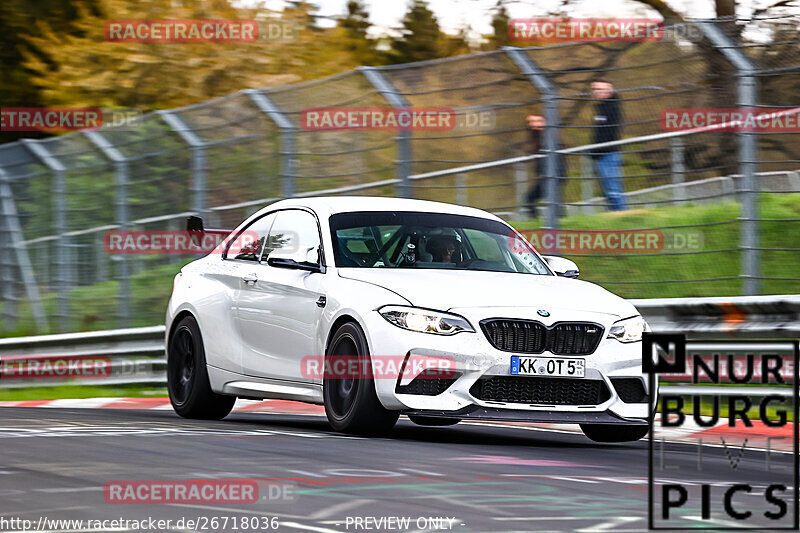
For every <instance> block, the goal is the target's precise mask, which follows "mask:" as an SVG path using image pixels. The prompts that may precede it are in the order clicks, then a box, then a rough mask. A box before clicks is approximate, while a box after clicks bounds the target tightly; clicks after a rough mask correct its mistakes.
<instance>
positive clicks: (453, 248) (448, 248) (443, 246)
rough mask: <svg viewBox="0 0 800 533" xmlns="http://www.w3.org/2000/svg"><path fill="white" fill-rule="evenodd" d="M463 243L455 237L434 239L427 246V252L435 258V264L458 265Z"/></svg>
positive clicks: (445, 236)
mask: <svg viewBox="0 0 800 533" xmlns="http://www.w3.org/2000/svg"><path fill="white" fill-rule="evenodd" d="M460 248H461V243H460V242H458V241H457V240H456V238H455V237H452V236H449V235H444V236H437V237H432V238H431V239H430V240H429V241H428V244H427V251H428V253H429V254H431V255H432V256H433V262H435V263H457V262H459V260H460V257H461V249H460Z"/></svg>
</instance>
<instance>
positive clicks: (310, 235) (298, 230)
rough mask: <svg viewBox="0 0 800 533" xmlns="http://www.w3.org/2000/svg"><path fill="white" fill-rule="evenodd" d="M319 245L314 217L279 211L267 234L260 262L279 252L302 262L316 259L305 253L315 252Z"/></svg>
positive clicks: (305, 212) (292, 211)
mask: <svg viewBox="0 0 800 533" xmlns="http://www.w3.org/2000/svg"><path fill="white" fill-rule="evenodd" d="M319 245H320V241H319V228H318V227H317V219H316V218H314V215H312V214H311V213H308V212H307V211H300V210H298V209H289V210H286V211H279V212H278V213H277V216H276V218H275V223H274V224H273V225H272V229H271V230H270V232H269V237H268V238H267V242H266V244H265V246H264V251H263V252H262V255H261V260H262V261H266V260H267V259H269V254H271V253H273V252H275V251H277V250H280V252H281V254H282V255H283V254H295V253H296V254H298V255H299V257H298V259H297V260H298V261H300V262H303V261H306V260H308V257H312V258H315V257H316V254H313V255H311V256H307V255H306V252H307V251H308V250H309V249H313V250H317V249H318V248H319Z"/></svg>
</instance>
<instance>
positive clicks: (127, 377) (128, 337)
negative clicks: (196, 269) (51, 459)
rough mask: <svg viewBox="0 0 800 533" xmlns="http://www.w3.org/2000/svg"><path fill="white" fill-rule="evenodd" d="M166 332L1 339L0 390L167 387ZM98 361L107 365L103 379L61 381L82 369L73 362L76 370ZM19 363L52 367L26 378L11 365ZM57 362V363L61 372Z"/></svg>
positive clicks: (155, 328) (121, 331) (154, 328)
mask: <svg viewBox="0 0 800 533" xmlns="http://www.w3.org/2000/svg"><path fill="white" fill-rule="evenodd" d="M164 333H165V327H164V326H151V327H146V328H130V329H114V330H106V331H93V332H87V333H64V334H60V335H42V336H35V337H14V338H8V339H0V388H21V387H47V386H58V385H87V386H88V385H104V386H105V385H139V384H141V385H147V384H154V385H163V384H165V383H166V381H167V375H166V366H167V362H166V359H165V356H164ZM98 359H99V360H101V361H103V362H104V365H103V367H102V369H101V371H102V372H101V373H100V375H95V376H92V377H81V378H78V379H61V378H60V375H59V372H67V373H69V372H72V371H77V370H78V369H77V368H76V367H73V368H72V369H70V368H69V367H68V366H67V364H68V363H69V362H72V363H73V364H74V365H76V366H77V365H79V362H80V361H82V360H91V361H95V360H98ZM20 360H22V361H24V362H25V364H26V365H29V366H30V365H36V364H37V363H41V365H45V364H49V365H50V366H49V367H48V371H47V372H46V373H44V375H43V376H42V377H38V376H37V377H35V378H25V377H24V376H20V375H19V374H18V373H14V372H13V365H12V363H17V362H19V361H20ZM55 361H58V362H59V363H58V367H56V365H55ZM41 365H40V366H41ZM9 372H12V375H11V376H9V375H8V374H9ZM78 373H80V372H78Z"/></svg>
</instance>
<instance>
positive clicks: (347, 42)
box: [339, 0, 379, 65]
mask: <svg viewBox="0 0 800 533" xmlns="http://www.w3.org/2000/svg"><path fill="white" fill-rule="evenodd" d="M339 26H340V27H341V28H342V29H343V30H344V35H343V36H342V42H343V44H344V47H345V49H346V50H347V51H349V52H350V53H352V54H353V55H354V56H355V57H356V59H357V60H358V61H359V63H361V64H363V65H374V64H376V63H377V62H379V60H378V55H377V54H376V52H375V42H374V40H373V39H371V38H370V37H369V36H368V32H369V28H370V26H371V24H370V22H369V12H368V11H367V7H366V6H365V5H364V3H363V2H361V1H358V0H350V1H349V2H347V15H346V16H345V17H344V18H343V19H341V20H340V21H339Z"/></svg>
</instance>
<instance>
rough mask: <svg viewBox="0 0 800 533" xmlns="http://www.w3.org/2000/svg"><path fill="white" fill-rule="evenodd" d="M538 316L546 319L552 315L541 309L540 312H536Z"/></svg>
mask: <svg viewBox="0 0 800 533" xmlns="http://www.w3.org/2000/svg"><path fill="white" fill-rule="evenodd" d="M536 314H537V315H539V316H544V317H547V316H550V313H548V312H547V311H545V310H544V309H539V310H538V311H536Z"/></svg>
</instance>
